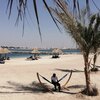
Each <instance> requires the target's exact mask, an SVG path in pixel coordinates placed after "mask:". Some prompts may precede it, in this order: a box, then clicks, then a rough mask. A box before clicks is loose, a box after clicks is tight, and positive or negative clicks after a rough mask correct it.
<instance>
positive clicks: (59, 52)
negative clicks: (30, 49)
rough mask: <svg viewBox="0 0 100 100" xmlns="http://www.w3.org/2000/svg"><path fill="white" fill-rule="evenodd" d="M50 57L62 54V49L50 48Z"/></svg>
mask: <svg viewBox="0 0 100 100" xmlns="http://www.w3.org/2000/svg"><path fill="white" fill-rule="evenodd" d="M52 54H53V56H52V58H59V54H63V52H62V50H60V49H58V48H54V49H53V50H52Z"/></svg>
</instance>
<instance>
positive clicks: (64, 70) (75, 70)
mask: <svg viewBox="0 0 100 100" xmlns="http://www.w3.org/2000/svg"><path fill="white" fill-rule="evenodd" d="M56 70H59V71H62V72H71V70H69V69H56ZM72 72H84V71H82V70H77V69H74V70H72Z"/></svg>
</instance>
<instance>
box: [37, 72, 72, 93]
mask: <svg viewBox="0 0 100 100" xmlns="http://www.w3.org/2000/svg"><path fill="white" fill-rule="evenodd" d="M68 74H69V73H67V74H65V75H64V76H63V77H61V78H60V79H59V80H58V82H60V81H61V80H62V79H64V78H65V77H66V76H67V75H68ZM39 76H41V77H42V78H43V79H44V80H46V81H47V82H49V83H50V84H52V82H51V81H49V80H48V79H47V78H45V77H44V76H42V75H40V74H39V73H37V78H38V80H39V82H40V84H41V85H42V86H43V83H42V82H41V80H40V77H39ZM71 76H72V70H71V71H70V75H69V78H68V80H67V81H66V82H65V84H64V85H62V86H61V88H62V89H63V88H65V86H66V85H67V83H68V82H69V80H70V79H71ZM48 90H49V91H51V90H50V89H48Z"/></svg>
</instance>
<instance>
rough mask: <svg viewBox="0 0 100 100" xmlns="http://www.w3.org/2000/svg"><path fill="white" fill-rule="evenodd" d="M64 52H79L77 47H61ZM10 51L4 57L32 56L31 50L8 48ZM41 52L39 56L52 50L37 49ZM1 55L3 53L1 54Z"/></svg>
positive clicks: (49, 53)
mask: <svg viewBox="0 0 100 100" xmlns="http://www.w3.org/2000/svg"><path fill="white" fill-rule="evenodd" d="M61 50H62V51H63V53H64V54H80V50H79V49H61ZM10 51H11V53H8V54H6V57H10V58H27V57H30V56H32V55H33V54H32V53H31V50H25V49H24V50H19V49H18V50H10ZM39 51H40V52H41V53H40V54H39V56H48V55H51V52H52V50H51V49H46V50H44V49H43V50H39ZM2 56H3V55H2Z"/></svg>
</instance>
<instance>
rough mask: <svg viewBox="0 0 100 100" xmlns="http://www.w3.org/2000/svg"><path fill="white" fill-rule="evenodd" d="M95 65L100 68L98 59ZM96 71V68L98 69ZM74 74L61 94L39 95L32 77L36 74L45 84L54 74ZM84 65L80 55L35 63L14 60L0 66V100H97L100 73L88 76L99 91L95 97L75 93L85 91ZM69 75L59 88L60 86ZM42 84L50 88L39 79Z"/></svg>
mask: <svg viewBox="0 0 100 100" xmlns="http://www.w3.org/2000/svg"><path fill="white" fill-rule="evenodd" d="M96 65H98V66H99V67H100V56H98V59H97V62H96ZM99 69H100V68H99ZM70 70H74V72H73V74H72V77H71V80H70V81H69V83H68V84H67V86H66V87H67V88H68V89H64V90H62V92H54V94H52V93H50V92H43V91H41V89H39V86H38V80H37V76H36V73H37V72H39V73H40V74H41V75H43V76H45V77H46V78H47V79H48V80H50V79H51V75H52V74H53V73H56V74H57V76H58V78H61V77H62V76H63V75H65V74H66V73H68V72H70ZM83 70H84V61H83V56H82V55H81V54H68V55H61V56H60V58H58V59H52V58H51V56H43V57H41V59H39V60H33V61H27V60H25V58H14V59H11V60H8V61H6V62H5V64H0V100H73V99H74V100H100V71H98V72H97V73H93V72H92V73H91V83H92V85H94V86H96V87H97V88H98V90H99V96H94V97H91V96H85V95H82V94H80V93H79V92H80V91H81V90H82V89H83V88H84V87H85V78H84V72H83ZM68 77H69V75H68V76H67V77H66V78H64V79H63V80H62V81H61V82H60V84H61V85H63V84H64V83H65V82H66V80H67V79H68ZM41 81H42V82H43V83H46V84H47V85H48V86H50V87H52V88H53V85H51V84H50V83H48V82H47V81H45V80H43V79H42V78H41Z"/></svg>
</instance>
